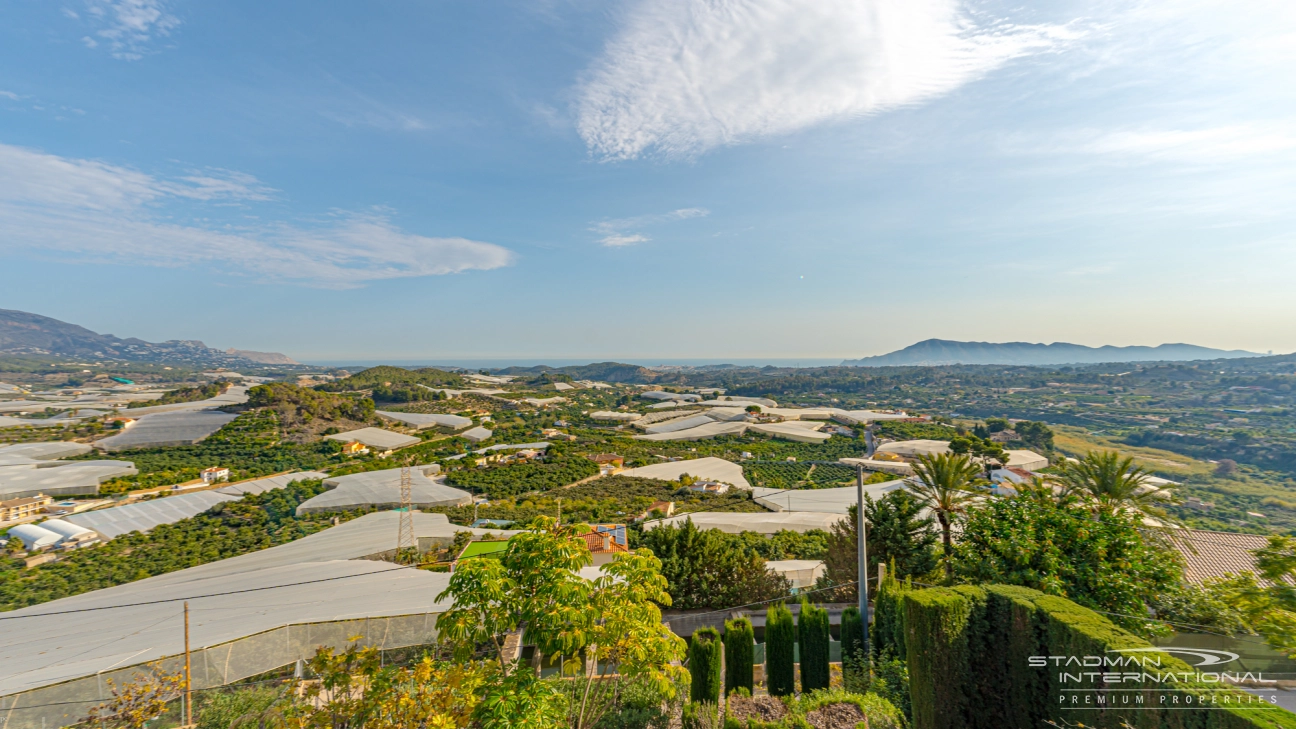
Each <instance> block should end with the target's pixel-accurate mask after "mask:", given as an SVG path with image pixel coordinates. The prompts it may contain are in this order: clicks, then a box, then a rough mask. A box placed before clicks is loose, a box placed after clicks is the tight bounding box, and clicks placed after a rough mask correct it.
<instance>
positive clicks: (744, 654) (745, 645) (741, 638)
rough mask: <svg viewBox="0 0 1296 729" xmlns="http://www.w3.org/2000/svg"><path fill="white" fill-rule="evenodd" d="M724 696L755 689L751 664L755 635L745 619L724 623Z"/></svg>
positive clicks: (754, 652) (754, 654)
mask: <svg viewBox="0 0 1296 729" xmlns="http://www.w3.org/2000/svg"><path fill="white" fill-rule="evenodd" d="M724 649H725V696H728V695H729V692H730V691H733V690H734V689H736V688H745V689H747V691H748V692H750V691H751V690H752V689H753V688H755V679H754V677H753V675H752V663H753V662H754V661H755V658H756V634H755V632H754V631H753V630H752V624H751V621H750V620H748V619H747V618H738V619H737V620H726V621H725V634H724Z"/></svg>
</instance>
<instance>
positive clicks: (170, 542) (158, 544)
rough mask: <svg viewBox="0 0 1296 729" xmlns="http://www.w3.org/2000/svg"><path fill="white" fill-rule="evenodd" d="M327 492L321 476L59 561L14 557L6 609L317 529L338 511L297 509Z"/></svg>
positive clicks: (1, 582) (0, 585)
mask: <svg viewBox="0 0 1296 729" xmlns="http://www.w3.org/2000/svg"><path fill="white" fill-rule="evenodd" d="M323 491H324V487H323V485H321V483H320V482H319V481H297V482H294V483H291V484H289V485H288V486H286V487H285V488H282V489H275V490H272V491H267V492H265V493H263V494H251V495H248V496H245V497H243V498H242V499H239V500H238V501H227V502H224V503H221V504H217V505H216V506H214V507H212V508H211V509H210V510H208V511H206V512H204V513H202V514H199V515H197V516H194V517H191V518H189V519H182V520H180V521H178V522H176V523H174V524H163V525H161V526H158V527H156V528H154V529H153V530H152V531H150V532H149V533H147V534H141V533H139V532H131V533H130V534H124V535H122V536H120V537H117V538H116V539H114V540H112V541H110V542H107V543H105V544H100V545H96V546H92V547H87V548H84V549H78V550H75V551H73V552H68V553H67V554H66V555H65V556H64V557H63V559H61V560H59V561H58V562H51V563H48V564H43V565H38V566H36V567H33V568H31V569H27V570H24V569H22V562H21V561H18V560H12V561H10V562H9V563H8V564H7V565H6V566H5V567H7V568H4V567H0V609H3V610H14V609H17V608H20V607H27V606H28V605H37V604H39V603H43V602H48V601H50V600H57V599H59V598H62V597H69V596H71V595H79V594H81V593H83V592H89V591H91V590H98V589H101V588H104V587H112V586H113V585H121V584H125V583H127V582H134V581H136V580H142V579H144V578H146V577H153V576H154V575H161V574H166V573H168V572H174V571H176V570H181V569H185V568H186V567H195V566H197V565H200V564H206V563H208V562H215V561H217V560H221V559H228V558H229V557H236V556H238V555H240V554H246V553H248V552H255V551H258V550H261V549H265V548H267V547H273V546H276V545H279V544H284V543H286V542H290V541H292V540H294V539H300V538H301V537H304V536H306V535H308V534H314V533H315V532H317V531H320V530H321V529H327V528H328V527H329V526H331V525H332V518H333V517H334V516H336V515H335V514H329V515H327V516H324V515H318V516H314V517H312V516H309V515H307V516H302V517H298V516H296V515H295V514H296V509H297V505H298V504H300V503H301V502H303V501H305V500H306V499H309V498H311V497H312V496H315V495H317V494H319V493H322V492H323ZM342 518H348V517H347V515H342Z"/></svg>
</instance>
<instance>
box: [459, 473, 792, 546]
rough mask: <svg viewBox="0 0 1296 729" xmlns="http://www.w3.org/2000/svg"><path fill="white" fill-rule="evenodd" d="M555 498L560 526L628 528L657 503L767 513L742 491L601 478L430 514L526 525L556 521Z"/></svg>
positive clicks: (466, 521) (686, 509)
mask: <svg viewBox="0 0 1296 729" xmlns="http://www.w3.org/2000/svg"><path fill="white" fill-rule="evenodd" d="M559 499H562V504H561V508H562V513H563V521H564V522H585V523H589V524H594V523H599V524H602V523H617V524H623V523H627V522H629V521H631V520H632V519H634V518H635V517H637V516H638V515H639V514H642V513H643V512H644V511H646V510H647V509H648V507H649V506H650V505H652V504H653V502H655V501H673V502H675V508H676V509H677V510H679V511H680V512H691V511H764V510H765V509H764V508H763V507H761V506H760V505H759V504H757V503H755V502H754V501H752V500H751V495H750V494H749V493H747V492H743V491H735V490H730V491H729V493H726V494H704V493H699V492H696V491H687V492H681V491H680V487H679V484H678V483H676V482H674V481H658V480H656V479H649V478H634V477H631V476H605V477H603V478H599V479H595V480H593V481H590V482H588V483H583V484H581V485H579V486H573V487H571V488H558V489H554V490H551V491H548V492H546V493H543V494H524V495H522V496H518V497H516V498H512V499H508V498H505V499H494V500H492V501H491V503H490V504H487V505H480V506H478V507H477V509H476V511H474V510H473V507H471V506H458V507H449V508H445V507H437V508H436V509H434V511H437V512H440V513H443V514H446V515H447V516H448V517H449V518H450V521H452V522H454V523H455V524H465V525H466V524H470V523H472V520H473V514H474V513H475V514H476V515H477V517H478V518H481V519H502V520H505V521H511V522H514V523H515V524H519V525H526V524H530V523H531V522H532V521H534V520H535V518H536V517H538V516H549V517H556V516H557V515H558V509H559V503H558V500H559ZM797 536H798V537H799V536H800V535H797ZM811 539H813V537H811ZM762 541H764V540H762ZM780 544H782V543H780ZM770 559H783V558H781V557H771V558H770Z"/></svg>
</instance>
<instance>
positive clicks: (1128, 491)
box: [1058, 451, 1177, 517]
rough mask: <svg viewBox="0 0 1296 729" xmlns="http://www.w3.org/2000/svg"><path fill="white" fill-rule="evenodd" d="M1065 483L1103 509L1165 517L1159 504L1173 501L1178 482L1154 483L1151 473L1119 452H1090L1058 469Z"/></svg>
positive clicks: (1060, 478)
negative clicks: (1173, 490)
mask: <svg viewBox="0 0 1296 729" xmlns="http://www.w3.org/2000/svg"><path fill="white" fill-rule="evenodd" d="M1058 478H1059V480H1061V482H1062V484H1063V486H1064V487H1065V488H1066V489H1067V490H1069V491H1071V492H1073V493H1078V494H1081V495H1084V496H1088V497H1090V498H1092V499H1093V500H1094V501H1095V502H1096V506H1097V508H1098V509H1099V510H1102V511H1116V510H1119V509H1132V510H1134V511H1137V512H1139V513H1142V514H1146V515H1149V516H1158V517H1164V516H1165V512H1164V511H1162V510H1161V509H1160V508H1159V504H1164V503H1171V502H1172V500H1173V496H1174V494H1173V492H1172V489H1174V488H1177V485H1175V484H1164V485H1154V484H1152V483H1151V479H1152V474H1150V473H1148V472H1147V471H1145V470H1143V468H1142V467H1140V466H1135V465H1134V459H1133V458H1131V457H1128V456H1126V457H1125V458H1122V457H1121V455H1120V453H1117V452H1116V451H1101V452H1093V451H1090V452H1089V453H1088V454H1086V455H1085V457H1084V458H1081V459H1080V460H1078V461H1067V462H1065V463H1063V464H1062V466H1061V467H1060V468H1059V469H1058Z"/></svg>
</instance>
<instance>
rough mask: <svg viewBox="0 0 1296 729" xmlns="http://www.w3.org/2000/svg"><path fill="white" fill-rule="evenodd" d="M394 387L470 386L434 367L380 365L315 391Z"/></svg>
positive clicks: (322, 386)
mask: <svg viewBox="0 0 1296 729" xmlns="http://www.w3.org/2000/svg"><path fill="white" fill-rule="evenodd" d="M393 385H426V386H427V387H454V388H461V387H467V386H468V384H467V382H466V381H465V380H464V379H463V378H462V377H460V376H459V375H456V374H454V373H452V372H446V371H445V370H438V369H436V368H433V367H424V368H422V369H417V370H407V369H405V368H403V367H392V366H390V365H380V366H378V367H370V368H369V369H367V370H362V371H360V372H357V373H356V374H354V375H351V376H350V377H344V378H342V379H340V380H334V381H332V382H326V383H324V384H323V385H318V386H316V388H315V389H317V390H321V391H323V392H350V391H355V390H369V389H372V388H375V387H391V386H393Z"/></svg>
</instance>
